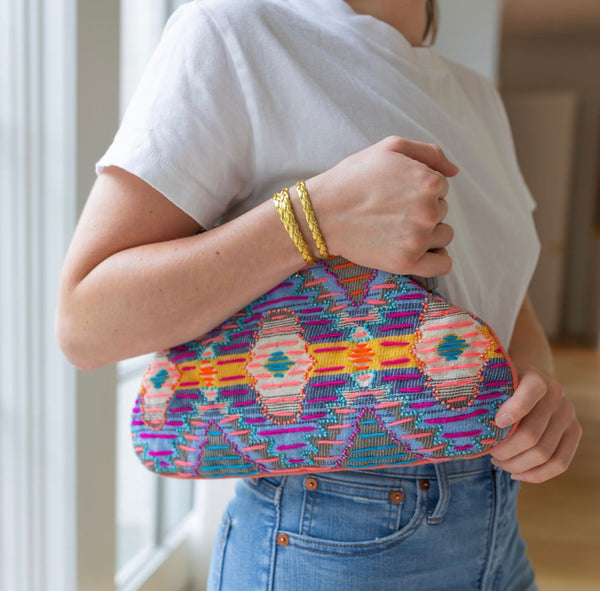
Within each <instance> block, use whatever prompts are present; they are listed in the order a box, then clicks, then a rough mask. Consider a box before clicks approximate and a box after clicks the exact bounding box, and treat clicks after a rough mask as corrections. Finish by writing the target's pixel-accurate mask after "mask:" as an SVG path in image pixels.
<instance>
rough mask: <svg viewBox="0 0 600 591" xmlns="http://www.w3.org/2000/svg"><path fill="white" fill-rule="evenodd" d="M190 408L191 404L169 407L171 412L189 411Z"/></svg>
mask: <svg viewBox="0 0 600 591" xmlns="http://www.w3.org/2000/svg"><path fill="white" fill-rule="evenodd" d="M191 410H193V409H192V407H191V406H182V407H181V408H171V409H170V411H171V412H190V411H191Z"/></svg>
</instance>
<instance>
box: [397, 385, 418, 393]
mask: <svg viewBox="0 0 600 591" xmlns="http://www.w3.org/2000/svg"><path fill="white" fill-rule="evenodd" d="M398 392H407V393H408V392H423V386H414V387H413V388H400V389H399V390H398Z"/></svg>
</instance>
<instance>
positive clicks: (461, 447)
mask: <svg viewBox="0 0 600 591" xmlns="http://www.w3.org/2000/svg"><path fill="white" fill-rule="evenodd" d="M472 447H473V446H472V445H455V446H454V449H455V450H457V451H464V450H465V449H471V448H472Z"/></svg>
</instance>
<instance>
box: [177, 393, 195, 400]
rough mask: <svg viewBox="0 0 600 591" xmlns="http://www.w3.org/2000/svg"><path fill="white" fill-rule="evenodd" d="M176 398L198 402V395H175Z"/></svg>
mask: <svg viewBox="0 0 600 591" xmlns="http://www.w3.org/2000/svg"><path fill="white" fill-rule="evenodd" d="M177 398H190V399H192V400H198V398H200V394H177Z"/></svg>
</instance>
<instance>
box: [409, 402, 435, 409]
mask: <svg viewBox="0 0 600 591" xmlns="http://www.w3.org/2000/svg"><path fill="white" fill-rule="evenodd" d="M429 406H435V402H415V403H414V404H411V405H410V407H411V408H427V407H429Z"/></svg>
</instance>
